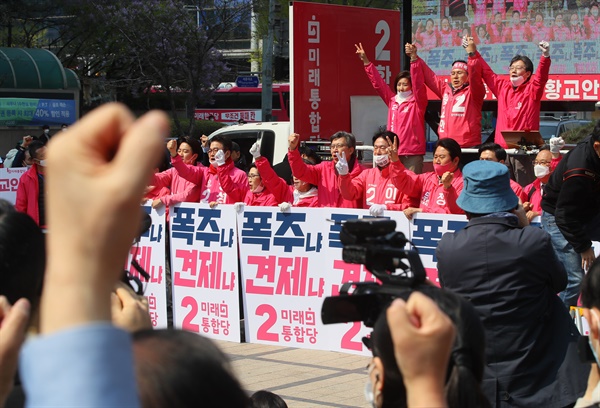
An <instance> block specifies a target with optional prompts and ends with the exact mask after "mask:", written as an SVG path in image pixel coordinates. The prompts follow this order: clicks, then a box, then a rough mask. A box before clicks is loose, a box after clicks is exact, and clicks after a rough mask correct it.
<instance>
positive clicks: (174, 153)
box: [150, 136, 202, 208]
mask: <svg viewBox="0 0 600 408" xmlns="http://www.w3.org/2000/svg"><path fill="white" fill-rule="evenodd" d="M167 149H169V153H171V163H173V165H175V163H179V164H180V165H181V166H183V167H196V162H197V160H198V155H199V154H201V152H202V146H201V145H200V142H199V141H198V140H196V139H193V138H191V137H189V136H186V137H184V138H182V139H181V140H180V141H179V146H178V142H177V140H169V142H168V143H167ZM200 181H201V178H200V179H199V180H198V181H188V180H186V179H185V178H183V177H181V176H180V174H179V172H178V171H177V170H176V169H175V168H174V167H171V168H170V169H168V170H165V171H163V172H160V173H156V174H154V175H153V176H152V179H151V180H150V185H151V186H154V188H155V189H160V188H162V187H168V188H169V189H170V190H171V193H170V194H167V195H164V196H162V197H160V198H156V199H154V200H153V201H152V207H154V208H160V207H162V206H165V207H169V206H170V205H174V204H178V203H181V202H193V203H197V202H198V200H199V199H200Z"/></svg>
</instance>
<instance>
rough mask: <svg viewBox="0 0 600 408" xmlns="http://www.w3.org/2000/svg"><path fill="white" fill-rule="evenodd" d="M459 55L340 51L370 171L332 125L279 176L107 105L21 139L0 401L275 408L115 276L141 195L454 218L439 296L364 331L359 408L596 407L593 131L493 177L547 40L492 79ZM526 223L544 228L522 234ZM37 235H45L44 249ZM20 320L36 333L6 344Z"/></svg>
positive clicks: (4, 229)
mask: <svg viewBox="0 0 600 408" xmlns="http://www.w3.org/2000/svg"><path fill="white" fill-rule="evenodd" d="M548 38H549V37H545V38H544V39H548ZM476 43H477V42H476V40H475V39H474V38H473V37H470V36H465V37H463V38H462V39H461V45H462V46H463V47H464V48H465V50H466V54H467V55H466V61H465V60H460V61H454V62H453V63H452V66H451V80H450V82H448V83H447V84H444V83H443V81H440V80H439V78H437V77H436V76H435V74H433V73H432V72H431V70H430V69H429V68H428V67H427V65H426V64H425V62H424V61H422V60H421V59H420V58H419V56H418V52H417V50H418V48H419V47H418V46H417V45H416V44H406V46H405V52H406V55H407V56H409V57H410V61H411V62H410V71H403V72H401V73H399V74H398V75H397V76H396V78H395V80H394V82H393V84H392V85H391V87H388V86H387V85H386V84H385V83H384V82H383V80H382V79H381V77H380V75H379V73H378V72H377V70H376V68H375V67H374V66H373V64H372V63H371V62H370V61H369V59H368V58H367V56H366V53H365V51H364V49H363V47H362V45H361V44H358V45H356V54H357V55H358V57H359V58H360V60H361V61H362V62H363V64H364V68H365V72H366V75H367V77H368V80H369V81H370V82H371V83H372V85H373V87H374V90H375V91H376V92H377V93H378V94H379V95H380V97H381V98H382V99H383V100H384V102H385V103H386V105H387V106H388V123H387V130H386V131H382V132H379V133H377V134H376V135H374V136H373V152H374V156H373V161H374V163H373V167H372V168H363V166H362V165H361V164H360V163H359V161H358V157H357V151H356V138H355V136H354V135H352V134H351V133H348V132H345V131H339V132H336V133H335V134H333V135H332V136H331V137H330V152H331V160H325V161H319V160H318V159H315V157H314V155H313V154H311V152H310V151H306V150H303V148H302V146H300V136H299V135H298V134H292V135H290V136H289V138H288V153H287V156H286V160H287V162H288V163H289V169H290V170H291V177H287V176H284V175H283V174H278V173H277V171H276V169H274V168H273V167H272V166H271V163H269V161H268V160H267V159H266V158H265V157H263V155H262V152H261V141H260V140H257V141H256V142H255V143H254V144H253V145H252V147H251V148H250V149H249V151H248V152H247V153H248V155H246V152H243V151H240V146H237V147H236V146H235V145H234V142H232V141H231V140H230V139H227V138H223V137H220V136H215V137H212V138H210V139H209V138H208V137H206V136H203V137H202V138H201V139H200V140H198V139H195V138H192V137H189V136H188V137H183V138H180V139H178V140H169V141H168V142H167V143H166V146H165V143H164V142H165V138H166V136H167V134H168V121H167V119H166V117H165V115H164V114H163V113H160V112H151V113H149V114H147V115H145V116H143V117H142V118H140V119H138V120H134V118H133V117H132V115H131V114H130V113H129V112H128V110H127V109H126V108H125V107H123V106H120V105H116V104H108V105H105V106H103V107H100V108H99V109H97V110H96V111H94V112H92V113H90V114H88V115H86V116H85V117H84V118H82V119H81V120H80V121H79V122H78V123H76V124H74V125H73V126H72V127H71V128H69V129H68V130H67V132H65V133H61V134H60V135H54V136H50V135H49V133H45V136H46V139H45V140H43V139H42V138H41V137H40V138H39V139H42V140H37V141H36V140H33V138H32V137H30V136H26V137H24V138H23V141H22V143H21V144H20V146H19V147H18V149H17V150H18V152H16V155H15V157H14V161H16V162H17V163H19V164H20V165H22V164H23V163H30V164H31V167H30V168H29V169H28V170H27V172H26V173H24V174H23V176H22V178H21V181H20V184H19V188H18V192H17V201H16V205H15V208H12V206H10V205H9V204H7V203H2V202H0V256H1V257H2V259H7V260H13V261H14V260H17V261H18V262H13V263H9V262H8V261H6V262H4V261H3V265H4V267H3V269H2V271H1V272H2V273H1V274H0V279H1V280H0V284H1V285H0V406H2V405H3V403H4V402H5V401H9V404H18V401H19V400H20V401H21V405H22V401H23V399H24V398H26V401H27V405H29V406H90V407H91V406H133V407H135V406H144V407H155V406H157V407H158V406H178V407H186V406H189V407H192V406H198V405H207V406H223V407H229V406H231V407H251V406H285V402H284V401H280V400H281V398H279V399H278V397H277V396H276V395H272V393H268V392H262V393H259V394H257V395H254V396H253V397H252V398H250V397H249V396H248V395H247V393H246V392H245V391H244V390H243V388H242V387H241V385H240V383H239V381H238V380H237V379H236V377H235V375H234V374H233V372H232V370H231V367H230V365H229V362H228V360H227V358H226V356H225V355H224V354H223V353H222V352H221V351H220V350H219V349H218V348H217V347H216V346H215V345H214V344H213V343H212V342H211V341H209V340H207V339H206V338H203V337H201V336H197V335H195V334H191V333H186V332H183V331H177V330H151V326H150V322H149V317H148V310H147V309H148V308H147V306H148V305H147V302H146V301H145V299H144V298H143V297H140V296H138V295H136V294H135V293H134V292H133V291H132V290H131V289H129V288H128V287H127V286H125V285H123V284H118V283H117V282H118V281H119V280H120V278H121V274H122V265H123V262H124V260H125V259H126V254H127V251H128V250H129V247H130V244H131V242H132V238H133V237H134V236H135V235H136V232H137V231H138V230H139V223H140V215H139V213H140V209H139V203H140V198H141V197H144V199H146V200H151V202H152V206H153V207H155V208H158V207H163V206H164V207H166V208H168V207H170V206H172V205H174V204H177V203H181V202H199V203H206V204H208V205H209V206H210V207H211V208H214V207H217V206H219V205H223V204H233V205H234V206H235V207H236V209H237V210H238V211H243V209H244V206H246V205H248V206H257V205H262V206H273V207H279V210H280V211H290V210H291V208H293V207H337V208H363V209H368V210H369V212H370V214H371V215H372V216H374V217H380V216H385V215H386V211H403V212H404V214H405V216H406V217H407V218H408V219H412V218H413V217H414V216H415V214H416V213H419V212H430V213H446V214H465V215H466V218H467V219H468V224H467V226H466V227H465V228H464V229H462V230H460V231H457V232H454V233H448V234H445V235H444V236H443V237H442V239H441V240H440V242H439V245H438V247H437V250H436V258H437V261H438V270H439V278H440V284H441V288H435V287H433V286H429V285H426V286H425V287H422V288H413V289H414V290H413V291H412V293H410V294H409V295H407V296H406V297H405V298H403V299H396V300H394V301H393V302H392V303H391V304H390V306H389V307H388V308H386V309H385V310H383V311H382V313H381V315H380V316H379V318H378V319H377V320H376V322H375V324H374V328H373V334H372V336H371V339H370V340H369V347H370V349H371V350H372V352H373V358H372V360H371V364H370V365H369V370H368V371H369V381H370V385H369V386H367V396H368V399H369V401H370V403H371V404H372V405H373V406H376V407H392V406H393V407H397V406H401V407H402V406H409V407H421V406H422V407H425V406H435V407H445V406H450V407H461V408H465V407H467V408H469V407H488V406H494V407H508V406H515V407H521V406H544V407H551V408H552V407H556V408H562V407H567V406H573V404H576V405H575V406H576V407H587V406H594V404H597V403H600V391H599V390H600V373H599V372H598V365H597V364H598V358H597V353H598V352H600V343H599V342H598V333H599V329H598V326H599V324H600V323H599V317H598V313H600V283H599V282H600V261H597V260H596V257H595V253H594V250H593V248H592V240H598V239H600V122H599V123H598V124H597V125H596V127H595V128H594V130H593V132H592V134H591V135H590V136H589V137H588V138H587V139H585V141H584V142H582V143H581V144H579V145H577V147H575V148H574V149H573V151H571V152H570V153H568V154H567V155H565V156H564V157H562V155H561V154H560V150H561V148H562V147H563V146H564V141H562V139H560V138H553V139H551V140H550V143H549V146H547V147H542V148H541V149H540V151H539V153H538V154H537V156H536V157H535V160H533V162H532V163H531V165H532V166H531V167H532V168H531V169H527V168H524V170H523V171H524V172H525V173H527V172H528V171H529V173H531V174H533V176H534V180H533V181H532V182H531V183H529V182H528V183H526V185H525V184H523V185H519V184H518V183H517V182H516V181H515V180H511V177H510V173H511V171H509V167H508V166H507V165H508V164H509V163H508V162H509V158H507V154H506V151H505V148H507V142H506V140H505V138H504V137H503V132H504V131H508V130H520V129H535V128H536V126H537V127H539V111H540V100H541V97H542V93H543V88H544V85H545V83H546V81H547V80H548V73H549V70H550V64H551V61H550V45H549V44H548V43H547V42H546V41H544V40H542V41H540V42H539V47H540V51H541V57H540V62H539V65H538V69H537V71H535V72H534V67H533V63H532V61H531V60H530V59H529V58H528V57H526V56H522V55H517V56H515V57H514V58H513V60H512V61H511V64H510V76H509V77H508V78H505V77H501V76H498V75H496V74H495V73H494V72H492V70H491V69H490V68H489V66H488V65H487V64H486V62H485V61H484V60H483V58H482V57H481V55H480V54H479V53H478V52H477V47H476ZM484 82H485V83H486V84H487V86H488V87H489V88H490V89H491V90H492V91H493V92H494V94H495V95H496V96H497V98H498V111H499V115H498V122H497V126H496V133H495V141H496V143H487V144H484V145H482V146H480V147H479V150H478V151H479V160H474V161H471V162H469V163H467V162H466V161H465V160H461V159H462V157H461V147H474V146H477V145H479V144H480V143H479V142H480V140H481V139H480V131H481V125H480V122H481V104H482V100H483V94H482V90H483V83H484ZM426 87H429V88H430V89H431V90H432V91H433V92H435V93H436V94H438V96H440V97H441V98H442V99H443V103H442V107H441V115H440V117H441V118H442V119H443V120H444V121H443V124H442V122H440V139H439V140H438V142H437V143H436V145H435V147H434V152H433V171H431V172H424V173H423V171H422V170H423V155H424V153H425V140H424V107H425V105H426V103H427V98H426ZM26 153H28V157H26V155H25V154H26ZM17 156H18V157H17ZM132 157H135V160H132V159H131V158H132ZM246 158H251V159H252V160H253V163H251V164H248V161H249V160H245V159H246ZM13 164H14V163H13ZM521 164H522V165H523V166H524V167H526V163H525V164H523V163H521ZM282 176H283V177H282ZM517 181H519V180H518V179H517ZM523 187H524V188H523ZM15 209H16V211H15ZM539 215H541V219H542V226H543V229H541V228H538V227H533V226H530V225H529V222H530V221H531V220H532V219H533V218H534V217H535V216H539ZM40 228H47V229H48V231H49V233H48V234H47V237H46V240H45V241H46V242H44V236H43V234H42V233H41V230H40ZM90 236H93V237H94V240H90V239H89V237H90ZM25 252H26V253H27V256H25V255H23V256H17V257H15V255H18V254H24V253H25ZM584 271H587V274H584ZM42 280H43V289H42ZM557 293H559V295H557ZM580 293H582V302H583V306H584V307H585V316H586V318H587V319H588V322H589V326H590V337H589V348H590V350H591V352H592V354H593V356H594V361H592V364H591V365H590V364H589V363H587V362H586V363H583V362H581V361H580V360H579V358H578V356H577V350H576V348H577V344H578V339H579V337H580V335H579V332H578V330H577V328H576V327H575V325H574V323H573V320H572V318H571V317H570V315H569V309H568V307H570V306H574V305H576V304H577V301H578V298H579V296H580ZM565 306H566V307H565ZM30 326H32V327H34V328H35V329H36V331H37V332H38V336H37V337H35V338H34V339H32V340H29V341H28V342H27V343H26V344H25V346H24V347H23V348H22V350H20V349H21V345H22V344H23V342H24V339H25V331H26V330H27V328H28V327H30ZM132 333H133V334H132ZM158 348H159V349H161V350H164V352H161V353H156V350H157V349H158ZM19 354H20V367H19V375H18V376H16V371H17V361H18V356H19ZM65 367H68V369H65ZM15 378H17V379H18V380H17V381H15ZM14 384H16V385H17V387H16V388H15V389H14V390H13V385H14ZM11 390H12V391H11ZM220 391H221V392H220ZM211 398H212V399H211ZM15 401H17V402H15ZM265 401H271V402H270V403H269V402H265ZM250 404H255V405H250ZM258 404H262V405H258ZM266 404H269V405H266ZM282 404H283V405H282ZM8 406H11V407H12V406H19V405H8Z"/></svg>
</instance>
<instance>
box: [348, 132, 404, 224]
mask: <svg viewBox="0 0 600 408" xmlns="http://www.w3.org/2000/svg"><path fill="white" fill-rule="evenodd" d="M392 140H394V142H393V143H392ZM373 162H374V163H375V165H376V167H373V168H370V169H365V170H363V171H362V173H360V174H359V175H358V176H357V177H352V176H350V175H345V176H340V192H341V193H342V197H344V198H345V199H347V200H361V202H362V208H368V209H369V212H370V213H371V215H372V216H375V217H377V216H381V215H383V211H384V210H396V211H401V210H404V209H405V208H407V207H410V200H409V199H408V197H407V196H406V195H405V194H403V193H402V191H399V190H398V188H397V187H396V186H395V185H394V183H393V182H392V177H391V168H392V167H393V166H397V167H398V168H399V169H400V166H402V164H401V163H400V160H399V159H398V137H397V136H396V134H395V133H393V132H390V131H389V130H386V131H383V132H379V133H377V134H376V135H375V136H373Z"/></svg>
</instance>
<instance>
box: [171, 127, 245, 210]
mask: <svg viewBox="0 0 600 408" xmlns="http://www.w3.org/2000/svg"><path fill="white" fill-rule="evenodd" d="M231 146H232V145H231V140H229V139H226V138H224V137H221V136H215V137H213V138H212V139H211V140H210V149H209V151H208V159H209V161H210V166H209V167H204V166H202V165H198V166H182V165H181V163H177V162H175V161H173V163H172V164H173V167H175V169H176V170H177V172H178V173H179V175H180V176H181V177H183V178H184V179H186V180H188V181H191V182H194V183H200V182H201V183H202V185H201V189H200V190H201V196H200V202H201V203H209V204H210V205H211V207H214V206H215V205H217V204H234V203H235V200H233V199H231V198H229V197H228V196H227V193H225V191H223V189H222V188H221V182H220V181H219V174H218V173H219V172H218V170H217V169H218V168H219V167H221V166H224V167H223V169H222V170H221V171H224V172H225V173H227V174H229V176H230V177H231V181H232V183H233V184H234V185H235V188H239V189H245V188H247V185H248V184H247V183H248V178H247V176H246V173H244V172H243V171H242V170H240V169H238V168H237V167H235V164H234V163H233V160H231Z"/></svg>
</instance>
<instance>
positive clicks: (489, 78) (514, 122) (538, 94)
mask: <svg viewBox="0 0 600 408" xmlns="http://www.w3.org/2000/svg"><path fill="white" fill-rule="evenodd" d="M471 59H473V60H474V62H475V63H476V64H481V67H482V75H483V80H484V81H485V83H486V84H487V86H488V87H489V88H490V90H491V91H492V92H493V93H494V95H496V97H497V98H498V112H499V115H498V121H497V122H496V143H498V144H499V145H500V146H502V147H503V148H505V149H506V147H507V145H506V141H505V140H504V137H503V136H502V131H503V130H539V129H540V108H541V100H542V96H543V95H544V86H545V85H546V82H548V73H549V72H550V62H551V61H550V58H546V57H544V56H543V55H542V56H541V58H540V64H539V65H538V68H537V71H536V72H535V74H533V75H531V77H530V78H529V81H527V82H525V83H524V84H522V85H521V86H519V87H517V88H516V89H515V88H513V86H512V83H511V82H510V78H509V77H506V76H504V77H501V76H500V75H496V74H495V73H494V71H492V69H491V68H490V67H489V65H488V64H487V63H486V62H485V61H484V59H483V58H481V54H479V52H477V53H476V54H475V56H474V57H469V63H471Z"/></svg>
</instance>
